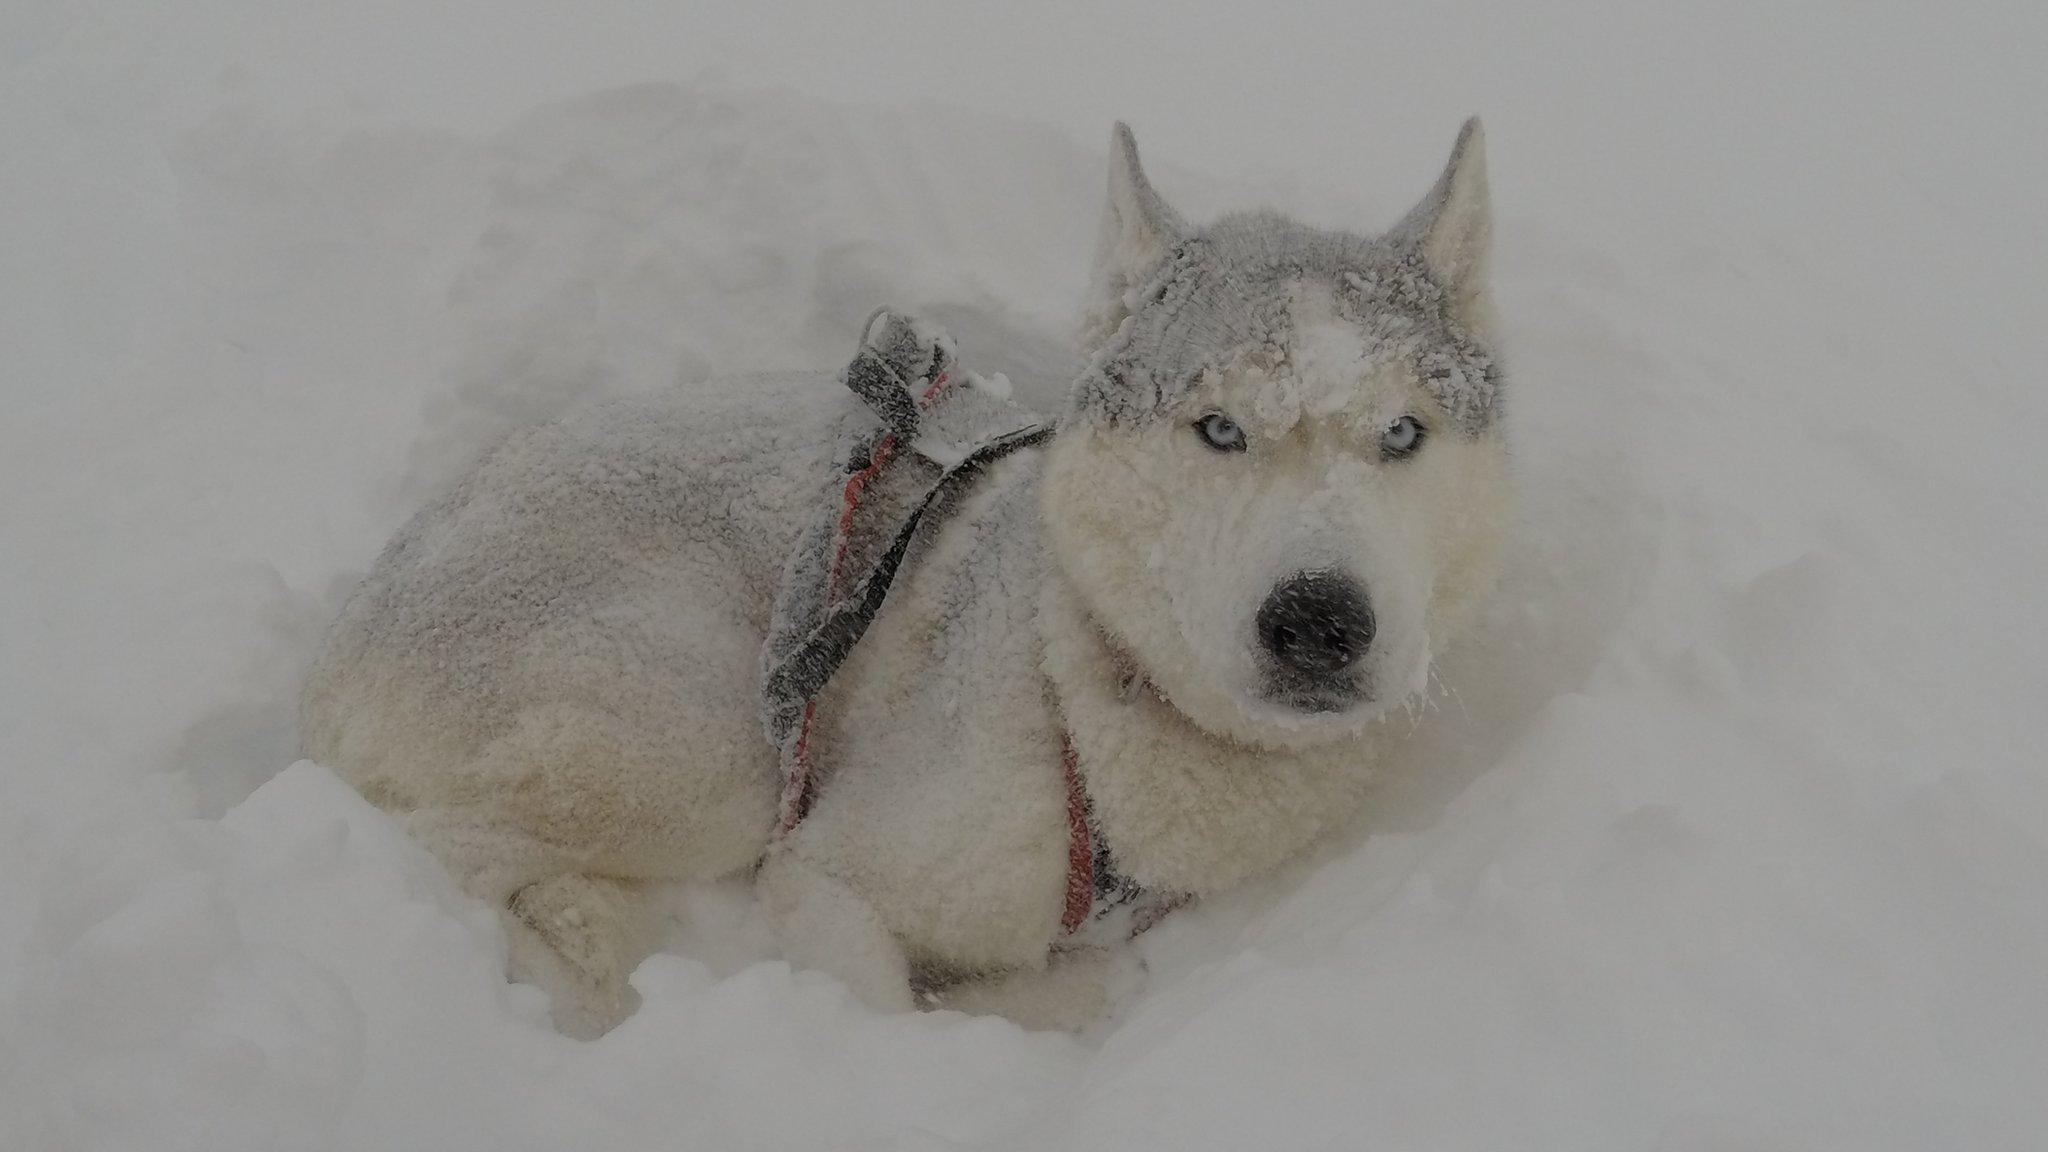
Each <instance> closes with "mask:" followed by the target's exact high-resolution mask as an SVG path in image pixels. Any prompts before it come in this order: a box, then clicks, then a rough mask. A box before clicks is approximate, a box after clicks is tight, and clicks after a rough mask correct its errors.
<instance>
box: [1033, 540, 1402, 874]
mask: <svg viewBox="0 0 2048 1152" xmlns="http://www.w3.org/2000/svg"><path fill="white" fill-rule="evenodd" d="M1050 569H1051V570H1049V571H1048V572H1047V573H1046V575H1045V583H1044V587H1043V589H1042V591H1041V594H1040V602H1039V633H1040V636H1041V638H1042V640H1043V642H1044V645H1045V652H1044V668H1045V672H1046V675H1047V677H1048V678H1049V679H1050V681H1051V682H1052V685H1053V690H1054V693H1055V695H1056V696H1057V697H1058V701H1059V708H1060V714H1061V716H1062V717H1063V719H1064V722H1065V723H1066V726H1067V735H1068V738H1069V739H1070V740H1071V741H1072V743H1073V747H1074V750H1075V752H1076V753H1077V755H1078V759H1079V766H1080V771H1081V776H1082V779H1083V781H1084V783H1085V785H1086V787H1087V791H1088V795H1089V798H1090V800H1091V802H1092V804H1093V815H1094V821H1095V825H1096V828H1097V831H1098V834H1099V835H1100V836H1101V837H1102V838H1103V840H1104V841H1105V842H1106V843H1107V845H1108V847H1109V851H1110V853H1111V854H1112V856H1113V857H1114V858H1115V860H1116V863H1117V867H1118V869H1119V870H1120V871H1121V872H1123V873H1124V874H1125V875H1126V876H1128V877H1130V878H1131V879H1132V880H1133V881H1135V882H1137V883H1138V884H1140V885H1142V886H1143V887H1145V888H1150V889H1157V890H1163V891H1171V892H1184V893H1188V894H1190V895H1203V894H1206V893H1210V892H1215V891H1218V890H1220V889H1223V888H1228V887H1230V886H1232V885H1234V884H1237V883H1240V882H1242V881H1244V880H1247V879H1249V878H1251V877H1254V876H1258V875H1260V874H1263V873H1265V872H1269V871H1271V870H1273V869H1274V868H1277V867H1278V866H1280V865H1281V864H1282V863H1285V862H1286V861H1287V860H1288V859H1289V858H1290V857H1292V856H1294V855H1295V854H1297V853H1299V852H1300V851H1301V850H1302V849H1303V848H1305V847H1307V846H1308V845H1309V844H1310V843H1311V842H1312V841H1314V840H1315V839H1316V838H1318V837H1319V836H1321V835H1323V834H1324V833H1326V832H1328V831H1330V830H1331V829H1332V828H1334V827H1337V826H1339V825H1341V824H1343V823H1345V822H1346V821H1348V820H1349V819H1350V817H1351V816H1352V815H1353V814H1354V813H1355V812H1357V810H1358V809H1359V807H1360V806H1361V804H1362V803H1363V801H1364V798H1365V794H1366V789H1367V786H1368V784H1369V783H1370V780H1371V776H1372V764H1373V762H1374V760H1375V759H1376V756H1375V750H1374V748H1373V744H1372V740H1371V738H1369V737H1368V738H1366V739H1360V740H1349V741H1344V742H1341V743H1339V744H1337V745H1334V746H1328V747H1322V748H1314V749H1309V750H1305V751H1274V750H1267V749H1259V748H1251V747H1247V746H1245V745H1242V744H1238V743H1235V742H1232V741H1229V740H1225V739H1220V738H1218V737H1215V736H1212V735H1210V734H1209V733H1207V732H1205V731H1203V730H1202V729H1200V728H1199V727H1197V726H1196V725H1195V724H1194V723H1192V722H1191V721H1189V720H1188V718H1187V717H1185V716H1183V715H1182V714H1181V713H1180V712H1179V711H1178V710H1176V709H1175V708H1174V707H1173V705H1172V703H1171V702H1169V701H1168V700H1167V699H1166V698H1165V696H1164V695H1163V694H1161V693H1160V691H1159V690H1158V689H1157V688H1156V687H1154V686H1152V684H1151V682H1150V680H1149V678H1147V677H1146V676H1145V673H1144V670H1143V669H1142V667H1140V666H1139V665H1138V664H1137V662H1136V661H1135V660H1134V659H1133V658H1132V657H1131V656H1130V655H1129V654H1127V653H1124V652H1122V651H1120V650H1119V649H1118V648H1117V647H1116V646H1115V645H1113V644H1111V643H1110V641H1109V640H1108V639H1107V638H1106V636H1105V634H1104V633H1103V631H1102V630H1101V629H1100V628H1099V627H1098V626H1097V624H1096V622H1095V621H1094V619H1093V618H1092V617H1091V615H1090V614H1089V612H1088V611H1087V609H1086V607H1085V605H1083V604H1082V602H1081V600H1080V598H1079V596H1078V594H1077V593H1076V592H1075V591H1074V589H1073V587H1072V586H1071V585H1070V584H1069V583H1068V581H1067V579H1066V577H1065V576H1064V575H1062V574H1061V573H1060V572H1059V571H1058V566H1057V564H1053V565H1051V566H1050Z"/></svg>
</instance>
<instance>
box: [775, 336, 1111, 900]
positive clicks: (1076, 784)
mask: <svg viewBox="0 0 2048 1152" xmlns="http://www.w3.org/2000/svg"><path fill="white" fill-rule="evenodd" d="M951 379H952V373H951V372H950V371H948V372H941V373H939V375H938V378H937V379H935V380H933V381H932V382H931V386H930V387H928V388H926V389H925V390H924V394H923V395H921V396H919V397H918V401H919V403H921V404H929V403H931V401H932V400H933V399H935V398H936V397H937V396H938V395H939V393H940V392H942V391H944V390H945V387H946V385H947V384H948V383H949V382H950V381H951ZM897 447H898V443H897V438H896V434H895V433H893V432H890V433H886V434H884V435H883V436H882V437H881V438H880V439H879V440H877V441H875V446H874V448H873V450H871V451H870V452H869V454H868V464H867V467H865V468H862V469H860V470H859V471H857V472H855V473H854V474H853V475H851V476H848V477H847V478H846V486H845V488H844V489H842V490H841V492H840V513H839V530H838V533H837V535H838V539H837V540H836V541H835V542H834V545H833V551H832V567H831V570H830V572H829V574H828V575H827V577H826V581H827V584H826V587H827V592H828V594H831V595H836V594H837V593H838V591H839V582H840V579H841V574H842V573H841V570H842V569H843V568H844V566H845V564H846V552H847V548H848V547H849V544H850V541H851V537H852V534H853V520H854V515H855V514H856V513H857V512H858V511H859V509H860V500H861V496H862V494H864V493H865V492H866V491H867V488H868V485H869V484H871V483H873V482H874V479H875V477H876V476H877V475H879V474H880V473H881V471H882V469H883V468H884V467H886V466H887V465H888V463H889V461H890V460H892V459H894V458H895V455H896V450H897ZM817 714H818V702H817V700H816V699H812V700H809V701H806V702H805V704H804V715H803V720H802V723H801V726H800V727H799V728H798V730H797V738H796V750H795V755H794V760H795V765H794V770H793V771H791V772H790V774H789V779H788V780H787V781H785V782H784V783H783V789H782V808H781V814H780V818H779V819H778V820H777V822H776V829H775V830H776V833H777V834H778V835H780V834H785V833H787V832H789V831H790V829H792V828H795V827H796V826H797V824H798V823H800V822H802V820H803V818H804V816H805V814H807V813H808V812H809V811H810V807H811V800H812V798H813V796H814V795H815V793H816V789H817V784H816V777H815V774H814V772H813V771H812V767H811V725H812V724H813V722H814V721H815V720H816V719H817ZM1060 772H1061V775H1062V777H1063V778H1064V780H1065V783H1066V788H1067V890H1066V902H1065V905H1064V906H1063V908H1062V910H1061V913H1060V931H1061V932H1063V933H1066V934H1069V935H1071V934H1072V933H1073V932H1074V931H1075V930H1077V929H1078V928H1080V927H1081V925H1082V924H1084V923H1086V922H1087V920H1088V915H1089V912H1090V911H1091V910H1092V909H1093V908H1094V906H1095V835H1094V833H1093V832H1092V831H1091V830H1090V829H1089V826H1088V794H1087V792H1086V791H1085V790H1084V789H1083V787H1082V785H1081V766H1080V759H1079V757H1078V756H1077V755H1076V754H1075V752H1074V744H1073V741H1071V740H1069V739H1067V737H1066V735H1065V734H1064V733H1062V734H1061V736H1060Z"/></svg>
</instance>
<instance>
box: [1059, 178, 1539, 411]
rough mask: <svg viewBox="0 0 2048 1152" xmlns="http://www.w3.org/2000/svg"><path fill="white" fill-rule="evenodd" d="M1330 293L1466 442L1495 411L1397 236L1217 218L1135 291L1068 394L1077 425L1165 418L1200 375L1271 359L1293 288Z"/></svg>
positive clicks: (1473, 361) (1487, 388) (1478, 360)
mask: <svg viewBox="0 0 2048 1152" xmlns="http://www.w3.org/2000/svg"><path fill="white" fill-rule="evenodd" d="M1305 283H1306V284H1320V285H1323V286H1326V287H1328V288H1329V289H1331V291H1332V292H1333V293H1334V294H1335V296H1336V298H1337V300H1338V302H1339V304H1340V306H1341V308H1342V309H1343V311H1344V314H1345V316H1346V318H1348V319H1350V320H1352V321H1354V322H1356V323H1357V324H1359V325H1360V326H1361V327H1363V328H1364V329H1365V330H1366V331H1367V333H1368V334H1369V336H1370V338H1371V339H1372V340H1373V341H1374V342H1375V343H1376V344H1377V346H1378V347H1380V348H1382V349H1384V350H1385V354H1386V355H1388V356H1396V357H1402V358H1405V359H1406V360H1407V361H1408V362H1409V363H1410V364H1411V365H1412V366H1413V367H1414V369H1415V372H1416V375H1417V377H1418V378H1419V379H1420V380H1421V381H1422V382H1423V386H1424V387H1425V388H1427V389H1428V390H1429V392H1430V394H1431V395H1432V396H1434V397H1435V398H1436V399H1437V401H1438V402H1439V403H1441V404H1442V405H1443V406H1444V409H1445V411H1447V412H1449V413H1450V415H1451V418H1452V421H1453V422H1454V424H1455V425H1456V426H1457V427H1458V428H1459V429H1460V430H1461V431H1463V432H1465V433H1466V434H1468V435H1475V436H1476V435H1478V434H1479V433H1481V432H1484V431H1485V430H1486V428H1487V427H1488V426H1489V425H1490V424H1491V423H1492V422H1493V420H1494V417H1495V415H1496V413H1497V412H1498V411H1499V397H1500V380H1501V373H1500V368H1499V365H1498V364H1497V363H1496V362H1495V358H1494V356H1493V353H1492V352H1491V351H1489V350H1488V349H1487V348H1486V347H1485V345H1483V344H1482V343H1480V341H1479V340H1478V339H1477V338H1476V336H1475V335H1474V334H1473V333H1472V332H1471V331H1470V330H1469V329H1468V328H1467V327H1466V326H1465V325H1464V324H1462V323H1461V322H1460V321H1459V320H1458V319H1457V318H1455V317H1454V316H1453V315H1452V308H1451V306H1450V305H1451V302H1452V300H1453V296H1452V294H1451V293H1450V292H1448V291H1447V290H1446V289H1445V288H1444V287H1443V285H1442V284H1441V283H1440V282H1439V280H1438V278H1437V277H1436V275H1435V274H1434V273H1432V271H1431V270H1430V268H1429V267H1428V265H1427V264H1426V262H1425V261H1424V259H1423V256H1422V253H1421V251H1420V249H1419V247H1418V246H1416V245H1414V244H1409V243H1402V242H1400V237H1399V236H1398V235H1397V234H1390V235H1389V236H1383V237H1365V236H1357V235H1353V234H1351V233H1347V232H1332V231H1326V230H1323V229H1319V228H1312V227H1309V226H1307V225H1304V224H1298V223H1296V222H1294V221H1292V220H1289V219H1287V218H1286V217H1284V216H1281V215H1279V214H1277V213H1273V212H1243V213H1236V214H1233V215H1229V216H1225V217H1223V218H1221V219H1219V220H1217V221H1216V222H1215V223H1214V224H1212V225H1210V226H1209V227H1207V228H1204V229H1202V230H1200V231H1199V232H1196V233H1195V234H1194V235H1192V236H1189V237H1188V238H1187V239H1185V240H1182V241H1181V242H1180V243H1179V244H1178V245H1177V246H1176V247H1175V248H1174V249H1173V251H1172V253H1171V254H1170V255H1169V256H1168V258H1167V259H1166V261H1165V263H1164V264H1162V265H1161V266H1160V268H1159V271H1158V273H1157V275H1155V276H1154V277H1153V279H1152V281H1151V283H1149V284H1147V285H1145V286H1144V287H1143V288H1142V289H1141V290H1140V299H1141V301H1142V303H1140V304H1139V306H1138V308H1137V310H1136V311H1135V312H1134V313H1133V314H1132V315H1131V316H1130V317H1129V318H1127V319H1126V320H1125V321H1124V323H1123V325H1122V327H1120V328H1119V329H1118V330H1117V332H1116V334H1115V335H1114V336H1112V337H1111V338H1110V340H1109V341H1108V343H1106V344H1104V345H1103V347H1102V348H1101V349H1100V350H1099V351H1098V352H1097V353H1096V354H1095V357H1094V359H1093V360H1091V361H1090V362H1089V365H1088V368H1087V370H1086V371H1085V372H1084V373H1083V374H1082V376H1081V379H1080V380H1079V381H1078V383H1077V384H1076V386H1075V394H1074V402H1075V405H1076V408H1077V410H1078V411H1079V412H1080V413H1081V414H1082V415H1083V416H1084V417H1085V418H1088V419H1094V420H1101V421H1104V422H1107V423H1114V424H1126V425H1132V424H1138V423H1142V422H1144V421H1146V420H1149V419H1151V418H1153V417H1156V416H1159V415H1161V414H1166V413H1175V412H1176V411H1177V405H1178V403H1179V401H1180V400H1181V398H1182V396H1183V395H1185V394H1186V392H1187V391H1188V390H1189V388H1191V387H1192V386H1193V385H1194V384H1195V383H1196V382H1197V381H1199V380H1200V379H1201V377H1202V375H1203V373H1205V372H1210V371H1220V370H1222V369H1224V368H1227V367H1229V366H1230V365H1232V364H1233V363H1237V362H1241V361H1243V360H1245V359H1246V358H1249V357H1259V356H1263V357H1266V358H1268V359H1271V360H1278V359H1281V358H1283V357H1284V356H1285V352H1286V349H1287V347H1288V344H1289V336H1290V326H1291V323H1292V321H1291V319H1290V314H1289V312H1290V310H1289V307H1288V304H1289V300H1290V297H1291V294H1292V292H1293V290H1294V289H1295V288H1296V287H1297V286H1298V285H1301V284H1305Z"/></svg>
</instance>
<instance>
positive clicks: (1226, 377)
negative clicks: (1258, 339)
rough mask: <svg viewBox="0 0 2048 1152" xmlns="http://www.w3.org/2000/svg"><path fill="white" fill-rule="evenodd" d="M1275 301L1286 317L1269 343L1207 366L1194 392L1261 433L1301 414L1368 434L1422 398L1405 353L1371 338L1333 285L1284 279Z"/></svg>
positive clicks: (1284, 426)
mask: <svg viewBox="0 0 2048 1152" xmlns="http://www.w3.org/2000/svg"><path fill="white" fill-rule="evenodd" d="M1281 301H1282V303H1283V304H1284V307H1285V310H1286V319H1287V322H1286V324H1285V325H1284V326H1282V327H1281V328H1280V329H1279V330H1278V332H1277V334H1276V338H1275V343H1274V344H1273V345H1272V346H1270V347H1266V348H1256V349H1253V350H1251V351H1250V352H1248V353H1247V354H1246V355H1245V356H1244V357H1242V358H1240V359H1239V360H1238V361H1237V362H1236V363H1233V364H1230V365H1229V366H1227V367H1224V368H1221V369H1217V370H1212V371H1211V372H1210V373H1208V374H1207V377H1206V382H1207V385H1208V386H1207V387H1202V388H1198V389H1197V390H1196V391H1197V392H1198V393H1206V394H1212V395H1214V396H1215V397H1216V399H1218V400H1219V401H1221V402H1224V403H1226V404H1229V405H1230V407H1231V409H1232V411H1233V412H1234V413H1236V414H1238V415H1239V418H1240V419H1241V420H1243V421H1245V422H1247V423H1249V424H1251V425H1252V426H1253V427H1254V429H1255V430H1256V431H1258V432H1260V433H1262V434H1265V435H1280V434H1284V433H1285V432H1287V431H1288V430H1289V429H1292V428H1293V427H1295V426H1296V425H1297V424H1299V423H1301V422H1302V421H1304V420H1306V421H1313V422H1320V423H1324V424H1328V425H1333V426H1338V427H1341V428H1343V429H1345V430H1348V431H1351V432H1354V433H1372V434H1376V433H1377V432H1378V431H1379V429H1380V428H1381V427H1383V426H1384V425H1385V424H1386V423H1387V422H1389V421H1391V420H1393V419H1395V418H1396V417H1398V416H1400V415H1401V413H1402V411H1403V410H1404V409H1406V408H1408V407H1410V406H1411V405H1413V404H1414V403H1416V402H1417V401H1418V400H1422V399H1424V397H1423V395H1422V394H1421V390H1420V389H1419V388H1418V387H1417V381H1416V377H1415V373H1414V370H1413V368H1412V366H1411V365H1410V364H1409V363H1408V360H1407V358H1406V357H1405V356H1403V355H1401V354H1400V351H1399V349H1396V348H1390V347H1388V346H1387V345H1385V344H1384V343H1383V342H1380V341H1378V340H1376V339H1375V338H1374V333H1373V330H1372V327H1371V326H1370V325H1369V324H1368V323H1367V322H1365V321H1364V320H1362V319H1360V318H1359V317H1357V316H1355V315H1352V314H1351V313H1350V311H1349V310H1347V309H1346V308H1345V307H1344V304H1343V301H1342V300H1341V299H1340V295H1339V292H1338V291H1337V289H1336V288H1335V287H1334V286H1332V285H1329V284H1325V283H1321V282H1318V281H1315V280H1294V281H1290V282H1287V283H1286V284H1284V285H1283V289H1282V293H1281Z"/></svg>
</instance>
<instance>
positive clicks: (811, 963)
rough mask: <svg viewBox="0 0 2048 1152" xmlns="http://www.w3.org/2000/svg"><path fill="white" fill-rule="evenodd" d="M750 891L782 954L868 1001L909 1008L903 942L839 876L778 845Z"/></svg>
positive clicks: (892, 1009) (900, 1009)
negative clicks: (829, 976)
mask: <svg viewBox="0 0 2048 1152" xmlns="http://www.w3.org/2000/svg"><path fill="white" fill-rule="evenodd" d="M755 891H756V893H757V894H758V895H759V897H760V900H761V905H762V907H764V908H765V909H767V911H768V918H769V920H770V921H771V922H772V923H773V924H774V926H775V936H776V941H777V943H778V944H779V945H780V946H781V948H782V956H783V959H785V960H788V961H789V962H790V963H791V964H792V965H795V966H796V967H799V968H815V969H818V970H819V971H821V972H828V973H830V974H832V975H833V976H836V977H838V978H839V979H840V980H841V981H843V982H844V983H845V984H846V986H847V987H848V988H851V989H853V993H854V995H856V996H859V997H860V998H861V999H862V1000H863V1001H865V1002H866V1003H867V1004H868V1005H869V1006H870V1007H873V1008H876V1009H879V1010H881V1011H884V1012H908V1011H910V1009H911V1008H912V1007H914V1004H913V1002H912V999H911V995H910V963H909V961H908V960H906V959H905V958H904V955H903V947H902V945H900V944H898V943H897V942H896V938H895V937H894V936H893V935H891V934H890V932H889V930H888V928H886V927H884V926H883V924H882V918H881V916H879V915H878V914H876V912H875V909H874V907H873V906H872V905H870V904H869V903H868V902H867V901H866V900H865V899H863V898H862V897H861V895H860V894H859V893H858V892H855V891H854V890H853V889H852V888H851V887H849V886H848V885H847V884H846V882H845V881H843V880H840V879H839V878H838V877H835V876H833V875H831V874H830V873H828V872H826V871H825V870H824V869H822V868H819V867H818V866H817V865H815V864H812V863H810V862H808V861H806V860H804V859H803V858H802V857H800V856H799V855H797V853H796V852H794V851H791V850H790V848H789V846H788V845H787V844H777V845H775V846H774V847H773V848H771V849H770V850H769V852H768V858H767V859H766V860H764V861H763V862H762V864H761V873H760V875H759V877H758V878H756V880H755Z"/></svg>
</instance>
